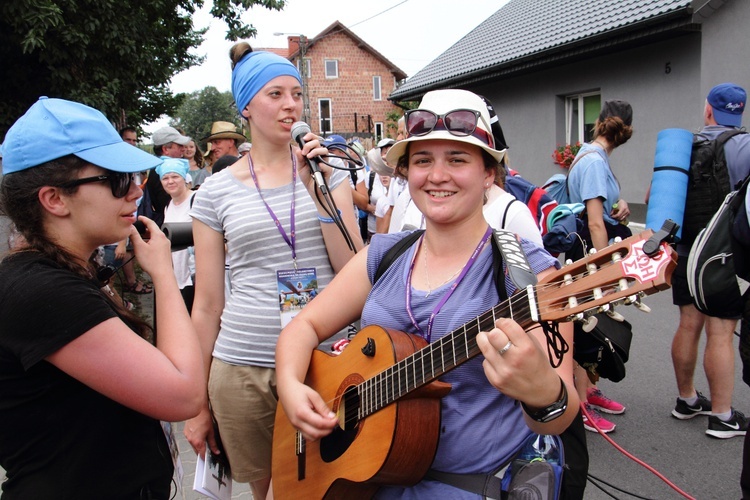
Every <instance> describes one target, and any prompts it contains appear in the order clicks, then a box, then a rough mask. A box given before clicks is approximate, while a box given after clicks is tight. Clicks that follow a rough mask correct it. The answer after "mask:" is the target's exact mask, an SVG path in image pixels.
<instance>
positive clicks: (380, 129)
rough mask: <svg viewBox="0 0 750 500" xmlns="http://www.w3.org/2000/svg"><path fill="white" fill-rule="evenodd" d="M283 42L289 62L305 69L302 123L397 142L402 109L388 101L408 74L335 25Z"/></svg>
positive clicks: (326, 131) (318, 129)
mask: <svg viewBox="0 0 750 500" xmlns="http://www.w3.org/2000/svg"><path fill="white" fill-rule="evenodd" d="M300 38H301V40H300ZM287 41H288V44H289V53H288V55H287V57H288V59H289V60H290V61H292V62H293V63H295V64H296V65H297V67H298V68H300V69H301V72H302V68H303V67H304V68H305V69H306V71H304V74H303V75H302V78H303V81H304V82H305V84H306V91H307V92H306V94H307V95H306V96H305V97H306V102H307V109H306V110H305V111H304V112H303V119H304V120H305V121H307V122H308V123H309V124H310V128H311V129H312V130H313V132H315V133H319V134H321V135H330V134H333V133H335V134H339V135H342V136H344V137H345V138H349V137H353V136H358V137H360V138H362V139H372V140H373V141H378V140H380V139H381V138H383V137H395V135H396V130H395V126H396V124H395V121H394V120H393V116H396V117H397V116H400V114H402V112H403V110H401V108H399V107H398V106H396V105H394V104H393V103H392V102H390V101H389V100H388V96H389V95H390V94H391V92H393V90H394V89H395V88H396V85H397V83H399V82H401V81H402V80H404V79H405V78H406V73H404V72H403V71H402V70H400V69H399V68H398V67H396V66H395V65H394V64H393V63H392V62H390V61H389V60H388V59H386V58H385V57H384V56H383V55H382V54H380V53H379V52H378V51H376V50H375V49H374V48H372V47H371V46H370V45H369V44H367V43H366V42H365V41H364V40H362V39H361V38H359V37H358V36H357V35H355V34H354V33H353V32H352V31H351V30H349V29H348V28H347V27H346V26H344V25H343V24H341V23H340V22H338V21H336V22H334V23H333V24H331V25H330V26H329V27H328V28H326V29H325V30H323V31H322V32H321V33H319V34H318V35H317V36H315V37H314V38H312V39H309V38H307V37H304V36H289V37H287ZM300 58H302V59H303V60H304V61H305V64H304V65H300V64H299V59H300ZM389 114H390V115H391V116H390V119H389Z"/></svg>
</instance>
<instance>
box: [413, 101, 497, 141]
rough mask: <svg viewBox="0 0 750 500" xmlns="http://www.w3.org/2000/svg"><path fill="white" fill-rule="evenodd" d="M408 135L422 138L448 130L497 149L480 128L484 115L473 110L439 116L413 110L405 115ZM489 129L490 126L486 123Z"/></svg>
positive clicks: (429, 112)
mask: <svg viewBox="0 0 750 500" xmlns="http://www.w3.org/2000/svg"><path fill="white" fill-rule="evenodd" d="M405 117H406V118H405V120H406V133H407V134H408V135H409V137H411V136H416V137H422V136H425V135H427V134H429V133H430V132H432V131H433V130H446V131H447V132H449V133H450V134H451V135H455V136H456V137H468V136H473V137H475V138H477V139H479V140H480V141H482V142H483V143H484V144H486V145H488V146H489V147H491V148H493V149H494V147H495V141H494V139H493V138H492V136H491V135H490V134H489V133H487V132H486V131H484V130H482V129H481V128H478V127H477V125H478V123H479V120H480V119H482V113H480V112H479V111H476V110H473V109H454V110H453V111H448V112H447V113H445V114H443V115H438V114H437V113H434V112H432V111H430V110H428V109H411V110H409V111H407V112H406V113H405ZM485 126H486V127H487V128H488V129H489V125H487V124H486V123H485Z"/></svg>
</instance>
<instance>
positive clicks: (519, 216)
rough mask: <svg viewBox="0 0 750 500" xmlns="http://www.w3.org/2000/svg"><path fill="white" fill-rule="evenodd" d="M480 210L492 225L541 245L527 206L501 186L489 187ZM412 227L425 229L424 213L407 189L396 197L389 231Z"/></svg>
mask: <svg viewBox="0 0 750 500" xmlns="http://www.w3.org/2000/svg"><path fill="white" fill-rule="evenodd" d="M506 208H507V213H506ZM482 212H483V213H484V218H485V220H487V223H488V224H489V225H490V226H491V227H492V229H506V230H508V231H512V232H514V233H516V234H517V235H519V236H521V237H522V238H525V239H527V240H529V241H533V242H534V243H536V244H537V245H539V246H544V244H543V242H542V234H541V233H540V232H539V228H538V227H537V225H536V222H535V220H534V216H533V215H531V211H530V210H529V207H527V206H526V204H525V203H523V202H522V201H518V200H516V198H514V197H513V195H512V194H510V193H508V192H507V191H505V190H503V189H502V188H500V187H498V186H496V185H494V184H493V185H492V187H490V189H489V191H488V193H487V203H485V205H484V207H483V208H482ZM503 218H504V219H505V220H504V221H503ZM415 228H416V229H424V217H422V213H421V212H420V211H419V209H418V208H417V206H416V205H415V204H414V203H413V202H412V199H411V194H410V193H409V190H408V189H407V190H406V191H404V192H403V193H402V194H401V196H399V197H398V200H396V204H395V205H394V207H393V212H392V213H391V225H390V226H389V228H388V232H389V233H396V232H399V231H403V230H406V229H415Z"/></svg>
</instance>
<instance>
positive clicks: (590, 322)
mask: <svg viewBox="0 0 750 500" xmlns="http://www.w3.org/2000/svg"><path fill="white" fill-rule="evenodd" d="M598 322H599V318H597V317H596V316H589V317H588V318H586V319H585V320H583V326H582V327H581V328H582V329H583V331H584V332H586V333H589V332H591V330H593V329H594V328H596V324H597V323H598Z"/></svg>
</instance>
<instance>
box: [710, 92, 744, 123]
mask: <svg viewBox="0 0 750 500" xmlns="http://www.w3.org/2000/svg"><path fill="white" fill-rule="evenodd" d="M706 100H707V101H708V104H710V105H711V107H712V108H713V110H714V119H715V120H716V123H718V124H719V125H724V126H725V127H740V126H742V112H743V111H745V102H747V93H746V92H745V89H743V88H742V87H740V86H739V85H736V84H734V83H721V84H719V85H717V86H716V87H714V88H712V89H711V91H710V92H709V93H708V97H707V98H706Z"/></svg>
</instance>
